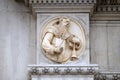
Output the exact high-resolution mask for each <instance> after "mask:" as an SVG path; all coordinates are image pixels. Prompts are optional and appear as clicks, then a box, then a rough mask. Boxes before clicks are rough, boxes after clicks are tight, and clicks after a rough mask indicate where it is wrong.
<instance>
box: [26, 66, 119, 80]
mask: <svg viewBox="0 0 120 80" xmlns="http://www.w3.org/2000/svg"><path fill="white" fill-rule="evenodd" d="M28 72H29V79H31V76H32V75H38V76H39V75H93V76H94V80H120V72H102V71H99V68H98V66H97V65H92V66H57V65H56V66H39V65H29V66H28Z"/></svg>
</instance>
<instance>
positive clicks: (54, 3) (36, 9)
mask: <svg viewBox="0 0 120 80" xmlns="http://www.w3.org/2000/svg"><path fill="white" fill-rule="evenodd" d="M24 2H25V4H26V5H28V6H29V8H30V9H31V10H32V12H33V13H35V14H36V13H57V12H59V13H69V12H72V13H73V12H74V13H78V12H85V13H90V14H92V13H93V10H94V5H95V4H96V0H24Z"/></svg>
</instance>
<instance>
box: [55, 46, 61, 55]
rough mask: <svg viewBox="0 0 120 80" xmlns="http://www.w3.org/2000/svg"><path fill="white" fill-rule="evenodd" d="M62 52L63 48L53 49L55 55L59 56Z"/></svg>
mask: <svg viewBox="0 0 120 80" xmlns="http://www.w3.org/2000/svg"><path fill="white" fill-rule="evenodd" d="M62 52H63V47H56V48H55V49H54V53H55V54H61V53H62Z"/></svg>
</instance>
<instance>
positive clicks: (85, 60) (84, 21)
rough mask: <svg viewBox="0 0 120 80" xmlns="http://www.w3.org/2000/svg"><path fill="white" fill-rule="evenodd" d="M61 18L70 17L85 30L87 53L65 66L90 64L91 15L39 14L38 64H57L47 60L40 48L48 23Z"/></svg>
mask: <svg viewBox="0 0 120 80" xmlns="http://www.w3.org/2000/svg"><path fill="white" fill-rule="evenodd" d="M59 16H68V17H69V18H71V19H73V20H76V21H78V22H79V24H81V27H82V28H83V30H84V34H85V42H86V45H85V51H84V53H83V55H82V56H81V57H80V58H79V60H77V61H72V62H68V63H64V64H68V65H69V64H76V63H77V64H76V65H85V64H89V14H87V13H86V14H83V13H79V14H76V15H74V14H37V63H38V64H56V63H55V62H53V61H51V60H49V59H47V58H46V57H45V55H44V54H43V52H42V49H41V46H40V36H41V32H42V30H43V28H44V25H46V23H48V21H50V20H52V19H54V18H55V17H56V18H57V17H59Z"/></svg>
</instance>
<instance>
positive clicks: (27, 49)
mask: <svg viewBox="0 0 120 80" xmlns="http://www.w3.org/2000/svg"><path fill="white" fill-rule="evenodd" d="M16 1H17V0H16ZM16 1H15V0H0V23H1V25H0V80H27V79H29V75H28V71H27V66H28V65H29V64H36V61H37V60H36V59H37V54H36V53H37V51H36V50H37V36H36V35H37V30H36V29H37V23H36V21H37V18H36V14H35V13H34V14H31V11H30V9H29V8H28V7H27V6H29V4H28V3H29V2H28V0H24V1H20V0H18V2H16ZM19 1H20V2H19ZM30 1H31V4H32V2H34V1H36V3H38V2H40V1H41V0H34V1H32V0H30ZM42 1H43V0H42ZM46 1H47V0H44V1H43V3H45V4H47V2H46ZM49 1H53V0H49ZM54 1H58V0H54ZM59 1H61V2H59V4H61V5H62V4H63V3H64V1H68V0H64V1H62V0H59ZM77 1H80V2H78V3H77ZM98 1H99V3H100V4H97V3H98ZM100 1H103V3H104V4H102V3H101V2H100ZM21 2H25V4H26V5H27V6H25V5H23V3H21ZM94 2H95V4H97V5H98V6H97V7H96V5H95V6H94V7H90V5H88V6H86V7H87V9H86V10H85V11H84V10H82V9H84V8H85V7H82V8H81V9H80V10H78V9H79V8H78V7H77V8H76V7H75V6H74V5H75V4H76V3H77V5H80V4H87V3H90V4H92V3H94ZM106 2H107V4H106ZM48 3H49V4H51V2H48ZM68 3H69V4H70V5H73V6H74V7H73V8H72V9H74V10H73V11H75V12H76V11H79V12H82V11H84V12H90V30H89V31H90V36H89V37H90V63H92V64H98V65H99V66H100V70H99V73H98V74H95V79H96V80H112V79H114V80H119V79H120V73H119V71H120V62H119V61H120V58H119V57H120V54H119V52H120V49H119V47H120V38H119V36H120V14H119V13H120V6H119V0H97V1H95V0H74V1H73V0H69V2H68ZM73 3H74V4H73ZM66 5H67V4H66ZM105 5H107V6H105ZM33 6H34V5H33ZM29 7H31V6H29ZM41 8H42V7H41ZM31 9H32V8H31ZM46 9H47V8H46ZM57 9H58V8H57ZM88 9H90V10H88ZM94 9H95V10H94ZM32 10H36V11H37V12H39V10H37V8H36V9H32ZM55 11H56V10H55ZM93 11H94V14H93ZM33 12H34V11H33ZM43 12H44V10H42V13H43ZM58 12H60V10H58V11H56V13H58ZM69 12H71V10H69ZM48 13H49V12H48ZM76 13H78V12H76ZM30 69H31V68H30ZM33 69H34V66H33V68H32V69H31V70H33ZM34 71H35V73H36V69H35V70H33V72H34ZM88 71H89V69H88ZM79 77H80V76H79Z"/></svg>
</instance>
